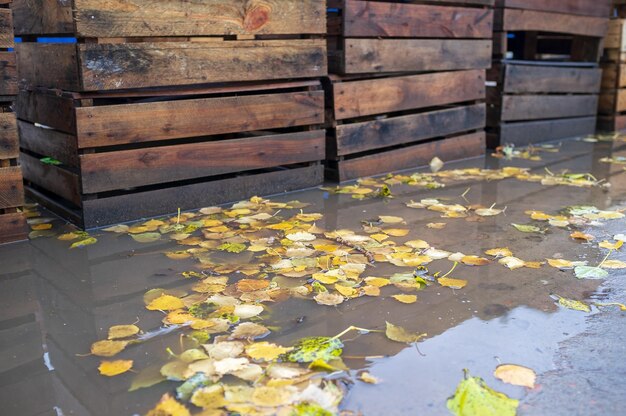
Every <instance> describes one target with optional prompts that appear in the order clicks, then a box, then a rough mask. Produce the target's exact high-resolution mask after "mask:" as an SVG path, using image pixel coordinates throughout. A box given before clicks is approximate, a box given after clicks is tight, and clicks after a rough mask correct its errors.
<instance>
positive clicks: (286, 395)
mask: <svg viewBox="0 0 626 416" xmlns="http://www.w3.org/2000/svg"><path fill="white" fill-rule="evenodd" d="M294 390H295V389H294V388H293V387H283V388H281V387H265V386H261V387H257V388H255V389H254V392H253V393H252V402H253V403H254V404H256V405H257V406H264V407H278V406H284V405H286V404H289V403H290V402H291V400H292V397H293V395H294ZM295 391H297V390H295Z"/></svg>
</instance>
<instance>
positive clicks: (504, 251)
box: [485, 247, 513, 257]
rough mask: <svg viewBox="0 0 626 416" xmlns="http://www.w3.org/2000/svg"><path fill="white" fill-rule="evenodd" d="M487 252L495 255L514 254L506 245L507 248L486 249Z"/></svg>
mask: <svg viewBox="0 0 626 416" xmlns="http://www.w3.org/2000/svg"><path fill="white" fill-rule="evenodd" d="M485 254H486V255H488V256H494V257H510V256H512V255H513V253H512V252H511V250H509V249H508V248H506V247H505V248H493V249H491V250H487V251H485Z"/></svg>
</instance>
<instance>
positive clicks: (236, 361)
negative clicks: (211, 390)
mask: <svg viewBox="0 0 626 416" xmlns="http://www.w3.org/2000/svg"><path fill="white" fill-rule="evenodd" d="M249 363H250V362H249V361H248V359H247V358H224V359H223V360H219V361H215V362H214V363H213V366H214V368H215V372H216V373H217V374H220V375H225V374H232V373H233V372H235V371H239V370H242V369H244V368H245V367H246V366H247V365H248V364H249Z"/></svg>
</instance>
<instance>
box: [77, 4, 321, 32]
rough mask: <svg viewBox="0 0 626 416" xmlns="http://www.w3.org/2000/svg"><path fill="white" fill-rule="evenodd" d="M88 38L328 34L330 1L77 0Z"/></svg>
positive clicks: (80, 21) (79, 19) (81, 29)
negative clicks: (327, 11) (328, 2)
mask: <svg viewBox="0 0 626 416" xmlns="http://www.w3.org/2000/svg"><path fill="white" fill-rule="evenodd" d="M74 4H75V6H74V7H75V9H76V16H75V18H76V32H77V35H78V36H85V37H125V36H209V35H241V34H264V35H265V34H272V35H288V34H323V33H325V30H326V1H325V0H195V1H193V2H187V1H185V2H178V1H171V0H74Z"/></svg>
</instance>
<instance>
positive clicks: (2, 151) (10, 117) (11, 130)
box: [0, 113, 20, 159]
mask: <svg viewBox="0 0 626 416" xmlns="http://www.w3.org/2000/svg"><path fill="white" fill-rule="evenodd" d="M19 154H20V149H19V145H18V139H17V122H16V120H15V114H13V113H0V159H16V158H17V157H18V156H19Z"/></svg>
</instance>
